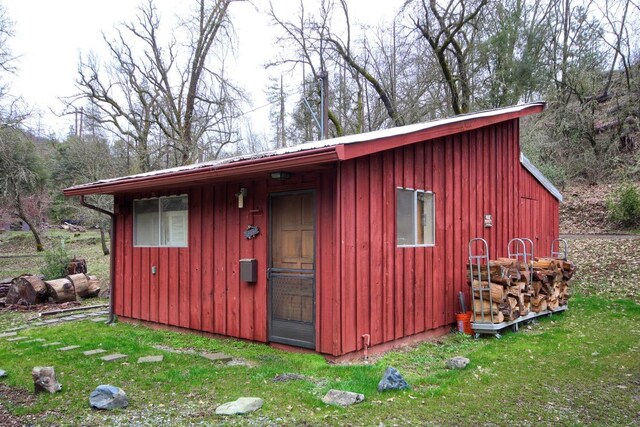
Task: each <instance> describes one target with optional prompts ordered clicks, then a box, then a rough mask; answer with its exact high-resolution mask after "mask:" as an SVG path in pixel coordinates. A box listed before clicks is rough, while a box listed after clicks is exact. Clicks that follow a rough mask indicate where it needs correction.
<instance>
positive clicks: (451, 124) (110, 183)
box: [64, 102, 545, 196]
mask: <svg viewBox="0 0 640 427" xmlns="http://www.w3.org/2000/svg"><path fill="white" fill-rule="evenodd" d="M544 107H545V104H544V103H543V102H536V103H531V104H523V105H517V106H514V107H508V108H499V109H495V110H488V111H482V112H478V113H472V114H464V115H458V116H454V117H450V118H446V119H441V120H434V121H431V122H427V123H419V124H414V125H408V126H401V127H395V128H391V129H384V130H380V131H374V132H368V133H362V134H357V135H349V136H343V137H339V138H333V139H329V140H324V141H316V142H309V143H305V144H300V145H297V146H294V147H288V148H285V149H280V150H274V151H270V152H264V153H257V154H249V155H245V156H239V157H234V158H229V159H223V160H218V161H213V162H206V163H198V164H194V165H188V166H180V167H175V168H171V169H164V170H159V171H153V172H147V173H142V174H138V175H131V176H125V177H120V178H112V179H104V180H100V181H97V182H93V183H89V184H82V185H77V186H74V187H70V188H67V189H65V190H64V194H65V195H66V196H80V195H88V194H120V193H128V192H137V191H146V190H152V189H159V188H172V187H181V186H187V185H192V184H199V183H204V182H211V181H216V180H231V179H234V178H235V179H241V178H243V177H249V176H256V175H259V174H262V173H269V172H274V171H281V170H292V169H293V170H311V169H313V168H314V167H320V166H321V165H323V164H327V163H333V162H338V161H345V160H350V159H354V158H357V157H362V156H366V155H370V154H375V153H378V152H381V151H385V150H392V149H395V148H399V147H403V146H406V145H410V144H414V143H416V142H420V141H427V140H432V139H436V138H441V137H444V136H447V135H453V134H457V133H460V132H466V131H471V130H474V129H479V128H481V127H484V126H490V125H492V124H496V123H500V122H504V121H507V120H512V119H517V118H519V117H523V116H527V115H530V114H534V113H538V112H541V111H543V110H544Z"/></svg>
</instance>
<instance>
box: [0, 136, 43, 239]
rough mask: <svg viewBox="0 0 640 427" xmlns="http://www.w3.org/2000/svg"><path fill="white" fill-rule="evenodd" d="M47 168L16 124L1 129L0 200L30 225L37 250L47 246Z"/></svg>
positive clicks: (29, 140)
mask: <svg viewBox="0 0 640 427" xmlns="http://www.w3.org/2000/svg"><path fill="white" fill-rule="evenodd" d="M45 181H46V171H45V168H44V165H43V164H42V162H41V160H40V158H39V157H38V156H37V155H36V149H35V147H34V146H33V141H32V140H31V139H30V138H29V137H28V136H27V135H26V134H25V133H24V132H23V131H21V130H19V129H17V128H11V127H5V128H2V129H0V204H1V205H3V206H4V207H5V208H8V209H9V210H10V212H11V214H12V215H14V216H15V217H17V218H19V219H21V220H22V221H24V223H25V224H27V225H28V226H29V229H30V231H31V233H32V234H33V238H34V240H35V242H36V250H37V251H38V252H41V251H43V250H44V247H43V244H42V239H41V238H40V233H39V231H38V230H39V227H40V225H41V221H40V220H41V218H42V215H43V213H44V210H45V208H46V204H47V201H48V198H47V192H46V188H45Z"/></svg>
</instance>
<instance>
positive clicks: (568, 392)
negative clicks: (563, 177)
mask: <svg viewBox="0 0 640 427" xmlns="http://www.w3.org/2000/svg"><path fill="white" fill-rule="evenodd" d="M638 243H639V244H638V245H630V246H629V248H630V249H629V250H630V251H633V250H635V251H636V252H640V242H638ZM593 244H597V243H593V242H591V243H590V244H589V245H590V246H589V250H592V246H591V245H593ZM619 244H620V243H618V245H619ZM576 246H577V247H579V246H580V245H576ZM97 249H98V250H99V246H97ZM573 253H574V254H575V257H574V259H576V257H580V256H581V255H580V254H579V253H576V252H573ZM594 254H597V251H595V252H594ZM79 255H80V254H79ZM636 255H638V254H637V253H636ZM82 256H85V255H84V254H82ZM585 256H586V255H585ZM625 256H627V255H625ZM628 256H629V257H632V256H633V254H630V255H628ZM103 258H107V257H103ZM638 258H640V257H638ZM638 258H635V259H638ZM589 262H591V263H592V264H593V265H596V264H598V263H597V262H596V261H595V260H590V261H589ZM630 262H631V261H630ZM630 262H627V263H625V265H624V266H619V267H620V268H622V267H624V268H625V269H626V270H629V269H631V270H632V273H631V274H630V275H627V276H625V277H628V278H630V279H633V278H635V274H636V271H637V270H634V268H636V267H634V266H636V264H633V265H632V264H630ZM585 264H587V265H591V264H588V263H586V261H585ZM580 265H581V263H580V262H578V266H579V267H580ZM612 268H613V267H612ZM90 269H91V264H90ZM579 272H580V270H579ZM587 273H588V274H587ZM616 273H617V272H616V271H615V270H614V271H613V272H610V273H609V274H611V275H615V274H616ZM0 275H3V274H2V273H0ZM630 279H629V280H630ZM594 280H606V279H603V278H602V277H600V276H599V275H598V274H595V273H593V272H591V271H583V273H582V275H580V274H578V275H577V277H576V281H575V289H576V296H575V297H574V298H572V299H571V300H570V308H569V310H567V311H566V312H564V313H563V314H558V315H554V316H553V317H551V318H544V319H541V320H540V321H539V322H538V323H536V324H534V325H531V326H530V327H523V328H521V329H520V331H519V332H518V333H506V334H505V335H503V338H502V339H499V340H498V339H495V338H482V339H477V340H474V339H472V338H470V337H467V336H463V335H459V334H451V335H449V336H447V337H445V338H444V339H442V340H440V341H438V342H425V343H422V344H420V345H416V346H411V347H406V348H403V349H400V350H397V351H393V352H389V353H387V354H386V355H384V356H382V357H379V358H375V359H372V360H371V361H369V363H365V362H363V361H358V362H357V363H351V364H343V365H332V364H328V363H327V362H326V361H325V360H324V359H323V358H322V357H321V356H318V355H314V354H295V353H289V352H285V351H281V350H277V349H273V348H270V347H268V346H265V345H261V344H253V343H248V342H243V341H239V340H234V339H211V338H205V337H200V336H198V335H195V334H189V333H176V332H169V331H161V330H154V329H150V328H147V327H143V326H135V325H130V324H125V323H117V324H115V325H112V326H108V325H105V324H102V323H93V322H90V321H79V322H73V323H66V324H63V325H61V326H49V327H44V328H33V329H28V330H26V331H22V332H20V335H25V336H29V337H33V338H44V339H46V340H47V341H61V342H63V343H64V344H65V345H74V344H75V345H80V346H81V348H80V349H77V350H73V351H69V352H60V351H57V350H54V349H52V348H45V347H42V346H41V344H40V343H24V342H20V341H16V342H8V341H6V340H4V339H0V369H4V370H6V371H8V372H9V376H8V377H6V378H4V379H2V380H0V395H1V396H2V399H0V403H1V405H2V406H4V408H5V409H7V410H8V411H9V412H10V413H11V414H13V415H15V416H18V417H19V419H20V421H22V422H24V423H27V424H31V425H43V426H44V425H47V426H48V425H105V426H112V425H203V424H204V425H220V424H227V425H252V426H261V425H340V426H342V425H354V426H360V425H365V426H378V425H381V424H384V425H387V426H389V425H451V426H459V425H465V426H466V425H472V426H475V425H518V426H528V425H531V426H539V425H554V426H556V425H567V426H573V425H584V424H589V425H615V426H623V425H629V426H631V425H639V424H640V305H639V304H638V294H637V293H636V292H635V291H632V292H631V293H628V292H624V291H621V292H619V294H616V293H615V292H609V293H606V292H602V289H603V288H605V286H604V284H598V285H597V286H596V285H594V284H593V283H592V281H594ZM618 286H631V285H630V284H629V283H627V282H626V281H625V282H621V283H618ZM636 286H637V285H636ZM619 296H623V297H625V299H620V298H619ZM4 315H6V313H3V314H0V317H1V316H4ZM16 321H17V320H16ZM156 345H162V346H165V347H170V348H173V349H182V350H189V349H194V350H202V351H209V352H223V353H226V354H228V355H230V356H233V357H234V359H235V360H234V361H235V362H238V363H235V364H232V365H231V366H230V365H222V364H215V363H212V362H210V361H208V360H206V359H204V358H201V357H199V356H197V355H194V354H187V353H180V354H178V353H173V352H168V351H164V350H159V349H156V348H154V346H156ZM95 348H103V349H106V350H109V351H111V352H114V353H115V352H118V353H125V354H127V355H128V356H129V357H128V359H126V361H124V362H122V361H118V362H110V363H108V362H102V361H101V360H99V356H100V355H97V356H90V357H87V356H83V355H82V351H84V350H91V349H95ZM159 354H162V355H164V362H162V363H159V364H144V365H138V364H137V363H136V360H137V358H138V357H140V356H148V355H159ZM455 355H461V356H466V357H468V358H469V359H471V363H470V365H469V366H467V368H466V369H464V370H461V371H449V370H446V369H445V368H444V361H445V360H446V359H447V358H449V357H452V356H455ZM38 365H50V366H54V367H55V368H56V372H57V374H58V379H59V381H60V382H61V383H62V385H63V390H62V392H61V393H57V394H53V395H49V394H47V395H44V394H43V395H38V396H37V397H36V398H31V399H24V398H22V399H20V398H17V397H16V396H24V395H26V393H27V392H30V391H31V390H32V389H33V383H32V379H31V369H32V368H33V367H34V366H38ZM387 366H393V367H395V368H397V369H398V370H399V371H400V372H401V373H402V374H403V375H404V377H405V378H406V380H407V382H408V383H409V384H410V386H411V389H410V390H407V391H399V392H385V393H378V392H377V390H376V387H377V384H378V381H379V380H380V378H381V376H382V373H383V372H384V370H385V369H386V367H387ZM283 373H296V374H301V375H304V377H305V379H303V380H296V381H289V382H274V381H273V378H274V377H275V376H276V375H278V374H283ZM99 384H112V385H116V386H119V387H121V388H123V389H124V390H125V391H126V393H127V394H128V396H129V398H130V405H129V407H128V408H126V409H124V410H117V411H113V412H98V411H94V410H91V409H90V408H89V404H88V397H89V394H90V392H91V391H92V390H93V389H94V388H95V387H96V386H97V385H99ZM332 388H335V389H341V390H349V391H354V392H359V393H363V394H364V395H365V401H364V402H363V403H360V404H358V405H354V406H352V407H349V408H346V409H343V408H337V407H332V406H327V405H325V404H324V403H322V401H321V398H322V396H323V395H324V394H325V393H326V392H327V391H328V390H329V389H332ZM241 396H256V397H262V398H263V399H264V400H265V404H264V406H263V407H262V409H260V410H259V411H257V412H255V413H252V414H249V415H245V416H237V417H220V416H216V415H215V408H216V406H217V405H219V404H221V403H224V402H227V401H230V400H235V399H237V398H238V397H241ZM0 425H2V421H1V420H0Z"/></svg>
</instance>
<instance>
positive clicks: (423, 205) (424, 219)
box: [416, 192, 434, 245]
mask: <svg viewBox="0 0 640 427" xmlns="http://www.w3.org/2000/svg"><path fill="white" fill-rule="evenodd" d="M416 196H417V210H418V216H417V218H416V227H417V231H418V241H417V242H416V243H417V244H419V245H433V244H434V220H433V193H423V192H418V193H417V195H416Z"/></svg>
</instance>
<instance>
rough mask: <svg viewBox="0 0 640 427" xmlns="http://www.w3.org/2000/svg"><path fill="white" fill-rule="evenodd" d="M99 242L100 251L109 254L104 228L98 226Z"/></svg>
mask: <svg viewBox="0 0 640 427" xmlns="http://www.w3.org/2000/svg"><path fill="white" fill-rule="evenodd" d="M100 243H102V253H103V254H105V255H109V247H108V246H107V240H106V239H105V237H104V228H103V227H100Z"/></svg>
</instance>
